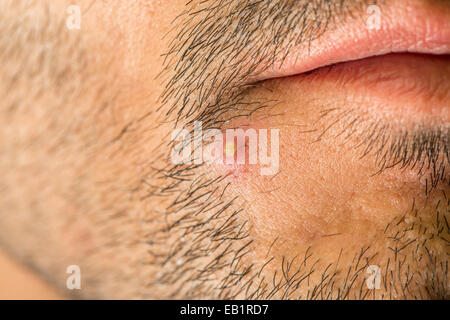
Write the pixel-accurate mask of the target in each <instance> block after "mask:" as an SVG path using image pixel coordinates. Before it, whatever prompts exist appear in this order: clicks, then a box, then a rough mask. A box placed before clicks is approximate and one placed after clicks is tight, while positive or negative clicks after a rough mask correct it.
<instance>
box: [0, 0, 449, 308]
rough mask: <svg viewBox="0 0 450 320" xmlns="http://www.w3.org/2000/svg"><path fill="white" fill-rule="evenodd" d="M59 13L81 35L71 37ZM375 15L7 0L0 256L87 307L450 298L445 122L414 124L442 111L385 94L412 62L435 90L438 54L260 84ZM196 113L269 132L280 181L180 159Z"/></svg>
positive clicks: (431, 4) (1, 51)
mask: <svg viewBox="0 0 450 320" xmlns="http://www.w3.org/2000/svg"><path fill="white" fill-rule="evenodd" d="M371 3H372V2H371ZM72 4H78V5H79V6H80V7H81V10H82V24H81V26H82V27H81V29H80V30H68V29H67V27H66V18H67V14H66V8H67V7H68V6H69V5H72ZM378 4H379V5H380V7H381V8H382V9H383V10H384V11H383V12H384V14H385V15H384V19H385V20H386V21H389V20H390V19H395V13H396V12H398V11H400V10H408V8H409V7H418V8H420V10H424V11H427V10H436V8H439V10H440V12H441V13H440V14H441V15H442V16H443V17H445V16H446V15H447V16H448V15H449V14H450V9H449V6H448V2H446V1H421V0H415V1H413V0H409V1H403V2H402V3H401V4H398V2H395V1H379V2H378ZM368 5H369V2H368V1H321V0H316V1H301V0H297V1H294V0H285V1H281V0H279V1H278V0H277V1H263V2H260V1H254V0H232V1H212V0H211V1H190V2H187V1H186V0H174V1H158V0H146V1H113V0H111V1H109V0H104V1H100V0H97V1H92V0H78V1H64V0H58V1H31V2H30V1H22V0H5V1H2V2H1V3H0V30H1V33H0V62H1V63H2V66H3V67H2V69H1V70H0V73H1V75H2V76H1V81H0V92H1V96H2V101H1V102H0V128H1V129H0V153H1V154H2V158H1V160H0V173H1V174H2V177H3V178H2V180H1V182H0V189H1V190H2V191H1V196H0V212H1V213H2V223H1V225H0V245H1V246H2V247H4V248H5V249H6V250H7V251H8V252H10V253H11V254H12V255H13V256H15V257H17V258H18V259H19V260H20V261H22V262H23V263H24V264H27V265H30V266H31V267H32V268H33V269H35V270H36V271H37V272H38V273H39V274H40V275H41V276H42V277H43V278H45V279H46V280H48V281H49V282H50V283H51V284H52V285H54V286H55V287H56V288H60V289H61V290H62V291H61V292H62V293H63V294H67V295H74V296H75V297H82V298H152V299H161V298H189V299H191V298H194V299H198V298H200V299H202V298H203V299H204V298H219V299H230V298H241V299H244V298H245V299H297V298H300V299H373V298H375V299H379V298H385V299H405V298H406V299H413V298H424V299H429V298H431V299H434V298H448V296H449V286H448V280H449V279H448V278H449V275H448V255H449V250H448V241H449V240H448V239H449V223H448V222H449V218H448V216H449V208H450V190H449V182H450V180H449V171H448V165H449V157H448V154H449V153H448V148H449V133H450V132H449V122H448V117H446V115H448V111H447V113H445V111H444V112H443V113H442V114H441V115H440V116H436V114H433V113H432V112H427V111H426V110H428V109H427V108H431V107H429V106H431V105H435V104H436V103H435V101H433V100H430V99H431V98H430V99H428V100H426V99H425V98H424V99H423V101H422V100H421V99H419V98H417V97H421V98H422V95H420V92H421V88H418V87H414V88H410V87H407V85H405V86H404V87H400V88H398V89H397V88H396V89H395V90H394V89H392V86H391V85H390V83H391V82H389V81H393V79H394V78H396V77H397V78H398V74H395V73H394V72H393V73H392V74H389V72H388V71H389V70H390V66H391V65H396V64H399V63H398V61H400V60H401V61H402V63H404V61H405V60H406V61H409V64H410V66H407V67H405V70H403V71H404V72H402V73H401V74H402V75H403V76H404V75H405V73H409V72H410V73H411V77H418V75H423V74H427V75H429V78H431V79H443V80H442V81H439V80H436V81H435V82H436V83H437V85H436V86H437V87H438V88H442V87H445V85H444V84H445V83H449V82H445V80H448V73H444V72H443V71H442V70H445V68H447V70H448V58H447V60H446V58H445V57H444V58H441V59H439V58H436V61H435V62H434V68H432V67H430V68H423V69H414V66H416V65H422V63H421V59H425V58H424V57H422V56H420V55H416V56H412V55H411V56H408V57H406V56H402V55H400V54H399V55H396V54H393V55H391V56H390V57H387V58H386V59H383V60H380V61H378V62H377V63H376V64H370V63H368V65H364V62H363V63H361V64H358V62H355V63H354V64H352V63H350V64H346V65H344V66H331V67H325V68H322V69H320V70H318V71H314V72H312V73H306V74H301V75H297V76H293V77H283V78H274V79H268V80H261V81H255V79H258V75H261V74H264V73H267V72H268V70H270V69H271V68H272V67H273V66H275V65H277V64H279V63H281V61H279V60H277V59H278V57H283V56H284V55H285V54H286V55H287V54H288V53H290V52H291V51H292V50H294V47H295V46H298V47H299V48H300V50H299V52H300V53H299V56H300V58H301V56H302V54H306V53H305V52H306V50H307V49H306V48H307V47H308V45H313V44H314V43H317V42H318V41H319V42H320V39H321V37H322V36H324V35H326V34H327V32H332V31H333V30H338V29H339V28H342V27H343V26H345V25H346V23H349V21H353V22H354V21H360V23H364V21H365V20H364V19H365V13H366V8H367V6H368ZM385 20H383V21H385ZM296 50H298V49H296ZM302 50H303V51H302ZM374 59H376V58H374ZM397 59H398V60H397ZM373 65H376V66H377V67H376V68H375V70H370V68H371V66H373ZM405 65H406V63H405ZM341 69H344V70H345V71H346V72H340V71H339V70H341ZM380 70H381V71H380ZM414 72H416V73H414ZM367 73H370V74H374V75H375V76H378V78H377V77H375V79H376V81H375V80H374V79H372V78H369V79H368V80H367V79H366V78H364V77H362V76H361V74H367ZM387 74H389V75H390V76H389V75H387ZM427 79H428V78H427ZM366 81H373V82H374V83H376V84H377V86H379V91H382V92H385V93H386V95H387V96H396V97H397V98H396V99H395V101H396V103H398V105H399V107H398V108H397V109H395V108H394V109H389V107H385V106H384V101H379V100H378V95H376V96H375V95H374V94H373V92H374V91H375V90H373V89H370V90H366V89H365V88H367V87H370V86H368V85H367V83H366ZM383 83H384V85H385V86H384V87H383ZM429 83H433V81H426V80H424V85H423V86H425V85H428V84H429ZM447 86H448V85H447ZM386 88H391V90H392V92H390V93H387V92H386ZM447 91H448V90H447ZM399 92H402V93H403V94H400V93H399ZM437 92H438V91H437ZM443 94H444V93H443ZM411 101H414V102H415V103H416V105H414V106H416V107H417V109H416V110H414V111H411V112H410V113H408V112H406V111H405V112H401V113H399V112H398V109H401V108H402V106H403V105H407V106H409V104H411ZM444 101H445V100H444ZM447 101H448V100H447ZM427 106H428V107H427ZM405 108H406V110H411V109H414V108H409V109H408V108H407V107H405ZM444 110H448V105H447V108H446V109H444ZM421 112H422V113H421ZM195 121H201V122H202V124H203V127H204V129H209V128H217V129H219V130H226V129H227V128H254V129H260V128H263V129H268V130H270V129H279V130H280V136H279V146H280V150H279V154H280V159H279V170H278V172H277V173H276V174H275V175H272V176H263V175H260V174H259V172H260V171H259V165H253V166H249V167H248V168H246V170H240V171H239V172H236V170H238V169H236V168H230V167H223V166H221V165H219V164H202V165H196V164H191V165H174V164H173V163H171V162H170V160H169V155H170V150H171V147H172V143H171V139H170V137H171V133H172V131H173V130H174V129H176V128H187V129H188V130H192V128H193V124H194V122H195ZM74 264H75V265H78V266H80V268H81V272H82V276H83V286H82V290H79V291H76V292H75V293H74V292H72V291H71V292H67V291H66V290H65V283H66V277H67V274H66V273H65V271H66V268H67V266H69V265H74ZM372 265H375V266H379V269H380V273H381V286H380V288H379V289H377V290H371V289H369V288H368V287H367V286H366V279H367V277H368V276H370V273H367V269H368V267H369V266H372Z"/></svg>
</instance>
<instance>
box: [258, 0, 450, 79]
mask: <svg viewBox="0 0 450 320" xmlns="http://www.w3.org/2000/svg"><path fill="white" fill-rule="evenodd" d="M436 9H437V10H436ZM381 10H382V11H381V15H380V19H381V20H380V28H379V29H370V28H368V27H367V24H366V21H367V18H368V16H366V17H364V18H363V19H362V20H361V19H351V20H352V21H348V22H346V23H345V24H344V25H342V26H341V27H339V28H336V29H335V30H332V31H327V32H325V33H324V34H323V35H322V36H321V37H320V38H319V39H317V40H313V41H312V42H311V43H309V44H308V45H307V46H306V45H303V47H302V46H300V47H298V48H295V49H293V50H291V51H290V52H289V54H288V55H287V56H286V57H284V58H283V60H282V62H281V60H280V59H279V60H278V61H280V62H278V63H275V64H274V65H273V66H272V68H270V69H269V70H266V71H264V72H263V73H261V74H259V75H258V76H257V77H256V78H255V79H253V80H254V81H262V80H267V79H272V78H280V77H288V76H293V75H298V74H302V73H305V72H309V71H312V70H315V69H318V68H321V67H324V66H328V65H333V64H337V63H342V62H348V61H354V60H361V59H365V58H369V57H373V56H380V55H386V54H390V53H420V54H431V55H444V54H445V55H448V54H450V16H449V15H450V10H439V9H438V8H437V7H436V8H431V7H424V6H418V5H415V6H414V5H409V6H405V5H404V4H403V5H399V4H390V5H389V6H383V7H382V9H381ZM304 52H307V53H306V54H305V53H304ZM300 53H302V55H300Z"/></svg>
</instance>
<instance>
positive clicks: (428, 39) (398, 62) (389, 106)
mask: <svg viewBox="0 0 450 320" xmlns="http://www.w3.org/2000/svg"><path fill="white" fill-rule="evenodd" d="M437 8H438V7H437V6H436V7H424V6H417V5H416V6H414V5H412V4H411V5H409V6H406V7H405V5H404V4H403V5H396V4H392V5H389V6H383V9H380V12H379V15H380V16H379V21H378V22H379V25H378V26H372V27H369V26H368V24H367V21H366V20H367V19H368V17H365V18H363V19H362V20H361V19H352V20H355V21H349V22H346V23H345V24H343V25H341V26H339V27H336V28H335V29H334V30H331V31H329V32H326V33H325V34H323V35H322V36H321V37H320V38H318V39H317V40H313V41H312V42H311V43H310V44H308V48H306V47H305V45H303V46H304V47H303V48H298V49H296V50H292V51H291V52H289V54H288V55H287V56H285V57H283V58H282V60H276V61H280V62H278V63H275V64H274V65H273V66H272V68H271V69H269V70H266V71H265V72H264V73H262V74H260V75H259V76H258V78H257V79H255V80H256V81H265V80H270V79H276V80H281V81H285V80H286V81H288V82H287V83H289V85H290V88H291V89H292V90H296V89H298V88H296V87H295V83H299V82H302V83H304V82H305V81H311V82H310V84H311V86H312V87H311V88H314V86H315V85H324V84H331V83H333V84H334V87H330V90H333V89H337V90H336V91H329V92H330V95H333V92H334V93H335V95H333V96H334V97H336V99H335V100H336V101H339V98H338V97H339V96H340V94H341V93H342V92H345V93H346V94H347V95H346V97H348V95H349V94H350V95H352V96H353V97H355V96H358V98H359V99H360V101H362V100H361V99H363V100H364V101H365V102H369V103H370V104H371V106H370V107H368V108H372V109H374V110H375V111H382V112H383V115H391V116H392V117H393V119H394V120H395V119H398V117H399V116H400V118H402V119H404V118H405V117H409V118H410V120H413V121H416V122H417V121H419V122H423V121H425V120H427V121H430V122H429V123H439V124H442V122H443V123H444V124H445V125H447V124H448V123H449V122H450V102H449V101H450V55H449V54H450V19H449V15H450V8H449V7H448V6H446V5H445V8H444V10H443V9H442V8H439V9H440V10H436V9H437ZM300 52H301V53H302V54H301V55H299V53H300ZM336 84H339V86H336ZM303 88H304V87H303ZM316 88H317V87H316ZM299 92H300V91H299ZM368 98H369V100H368Z"/></svg>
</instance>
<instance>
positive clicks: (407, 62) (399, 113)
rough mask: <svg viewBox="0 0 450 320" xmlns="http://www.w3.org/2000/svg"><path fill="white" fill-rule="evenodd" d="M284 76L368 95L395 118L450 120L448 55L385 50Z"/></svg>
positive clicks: (447, 121)
mask: <svg viewBox="0 0 450 320" xmlns="http://www.w3.org/2000/svg"><path fill="white" fill-rule="evenodd" d="M282 79H283V78H282ZM284 79H285V80H288V81H294V82H297V81H299V82H302V83H304V82H305V81H306V82H311V84H312V85H313V84H317V85H319V86H320V85H323V84H330V83H331V84H333V86H335V87H336V88H337V90H339V91H338V92H337V93H336V94H340V93H342V92H344V93H348V94H351V95H352V96H355V95H357V96H360V97H362V98H363V99H364V100H365V101H367V99H369V101H371V102H373V105H374V106H377V107H376V108H377V109H378V111H382V112H383V113H384V114H390V115H393V116H395V118H396V119H398V118H399V117H407V116H411V117H412V118H413V119H412V120H420V121H423V120H424V119H425V118H428V119H430V120H433V121H439V122H440V123H442V121H443V122H444V123H445V124H448V123H449V122H450V55H443V56H433V55H419V54H389V55H385V56H377V57H372V58H366V59H362V60H357V61H352V62H345V63H340V64H336V65H332V66H328V67H323V68H320V69H317V70H315V71H312V72H309V73H305V74H301V75H297V76H293V77H288V78H284ZM375 111H377V110H375Z"/></svg>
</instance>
